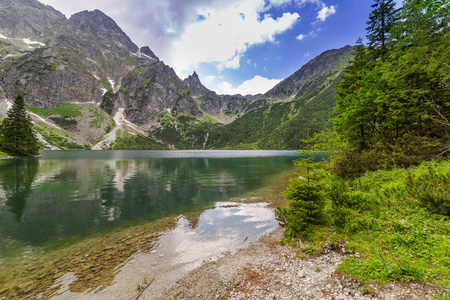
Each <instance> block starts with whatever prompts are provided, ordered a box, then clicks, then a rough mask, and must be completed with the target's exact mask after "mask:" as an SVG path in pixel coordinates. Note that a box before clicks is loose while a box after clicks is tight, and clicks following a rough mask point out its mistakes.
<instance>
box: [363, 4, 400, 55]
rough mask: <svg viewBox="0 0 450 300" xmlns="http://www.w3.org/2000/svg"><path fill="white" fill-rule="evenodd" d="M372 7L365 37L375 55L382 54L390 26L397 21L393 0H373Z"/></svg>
mask: <svg viewBox="0 0 450 300" xmlns="http://www.w3.org/2000/svg"><path fill="white" fill-rule="evenodd" d="M372 7H373V8H374V9H373V10H372V12H371V13H370V16H369V20H368V21H367V25H368V27H367V28H366V30H367V38H368V39H369V47H372V48H373V50H374V53H376V56H384V54H385V53H386V48H387V46H388V43H389V37H390V32H391V29H392V27H393V26H394V24H395V22H396V21H397V19H396V17H395V15H396V13H397V10H396V9H395V1H394V0H374V4H372Z"/></svg>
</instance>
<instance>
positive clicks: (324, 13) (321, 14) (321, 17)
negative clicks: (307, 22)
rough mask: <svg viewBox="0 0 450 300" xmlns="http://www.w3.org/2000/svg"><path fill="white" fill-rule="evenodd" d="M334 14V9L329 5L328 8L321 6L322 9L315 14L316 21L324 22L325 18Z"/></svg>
mask: <svg viewBox="0 0 450 300" xmlns="http://www.w3.org/2000/svg"><path fill="white" fill-rule="evenodd" d="M335 13H336V7H335V6H333V5H331V6H330V7H327V6H325V5H324V6H323V8H322V9H321V10H320V11H319V13H318V14H317V19H319V20H320V21H322V22H324V21H325V20H326V18H328V17H329V16H331V15H334V14H335Z"/></svg>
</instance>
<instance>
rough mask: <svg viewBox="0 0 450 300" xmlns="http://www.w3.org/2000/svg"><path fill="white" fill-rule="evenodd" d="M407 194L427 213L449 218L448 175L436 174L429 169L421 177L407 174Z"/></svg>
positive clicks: (449, 176) (449, 179)
mask: <svg viewBox="0 0 450 300" xmlns="http://www.w3.org/2000/svg"><path fill="white" fill-rule="evenodd" d="M406 184H407V187H408V192H409V193H410V195H411V196H412V197H415V198H416V199H417V200H418V201H419V203H420V204H421V205H422V206H424V207H425V208H427V209H428V210H429V211H431V212H433V213H436V214H441V215H447V216H450V174H437V173H436V172H435V171H434V170H433V169H432V168H431V167H429V168H428V172H427V173H425V174H421V176H417V177H413V176H412V175H411V174H408V178H407V181H406Z"/></svg>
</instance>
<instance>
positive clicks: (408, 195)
mask: <svg viewBox="0 0 450 300" xmlns="http://www.w3.org/2000/svg"><path fill="white" fill-rule="evenodd" d="M430 174H431V175H430ZM430 178H432V179H430ZM425 179H426V180H425ZM449 179H450V160H449V159H442V160H439V161H432V162H424V163H422V164H421V165H419V166H417V167H411V168H409V169H395V170H391V171H376V172H367V173H366V174H365V175H363V176H361V177H359V178H356V179H351V180H349V179H342V178H340V177H336V176H331V175H327V176H322V177H321V178H320V179H319V180H318V183H319V184H320V185H321V186H322V187H323V190H324V197H325V198H326V201H327V202H326V203H327V204H326V205H325V207H324V211H325V213H326V214H327V216H328V218H327V220H328V221H327V222H326V223H325V224H323V225H321V226H316V227H311V228H309V229H308V231H305V232H303V233H299V237H300V238H302V239H305V238H308V239H310V240H311V241H312V245H311V246H310V247H309V248H308V249H305V250H308V251H306V253H308V252H314V251H312V250H311V249H320V247H321V245H323V244H324V243H336V242H337V241H336V240H338V239H339V240H341V242H342V241H348V243H347V244H346V246H345V247H346V249H347V250H348V251H349V252H350V253H353V254H356V253H357V255H348V256H346V257H345V258H344V259H343V261H342V263H341V264H340V265H339V266H338V268H337V270H336V271H337V272H339V273H342V274H345V275H347V276H350V277H353V278H355V279H358V280H360V281H362V282H363V283H370V282H376V283H379V284H383V283H387V282H409V281H420V282H428V283H433V284H437V285H439V286H441V287H443V288H444V289H449V288H450V218H449V216H450V210H446V209H447V208H448V207H449V206H448V205H449V204H450V180H449ZM428 202H432V204H433V205H429V203H428ZM435 205H440V207H441V208H442V209H441V210H436V209H434V207H435ZM285 242H286V241H285ZM445 297H447V298H445ZM436 299H448V296H445V295H443V296H442V295H441V296H439V297H437V298H436Z"/></svg>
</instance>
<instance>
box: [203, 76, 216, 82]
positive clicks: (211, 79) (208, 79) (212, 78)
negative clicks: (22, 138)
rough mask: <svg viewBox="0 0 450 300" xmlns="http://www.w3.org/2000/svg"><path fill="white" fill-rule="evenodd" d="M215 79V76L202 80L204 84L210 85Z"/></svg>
mask: <svg viewBox="0 0 450 300" xmlns="http://www.w3.org/2000/svg"><path fill="white" fill-rule="evenodd" d="M215 79H216V76H214V75H208V76H206V77H205V78H204V79H203V80H204V81H205V83H211V82H213V81H214V80H215Z"/></svg>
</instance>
